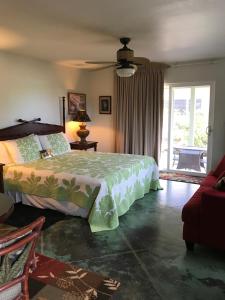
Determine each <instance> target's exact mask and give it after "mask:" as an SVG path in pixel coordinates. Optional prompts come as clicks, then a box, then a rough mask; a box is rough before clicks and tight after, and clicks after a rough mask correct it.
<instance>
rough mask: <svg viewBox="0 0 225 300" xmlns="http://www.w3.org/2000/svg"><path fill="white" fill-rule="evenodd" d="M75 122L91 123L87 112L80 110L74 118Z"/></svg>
mask: <svg viewBox="0 0 225 300" xmlns="http://www.w3.org/2000/svg"><path fill="white" fill-rule="evenodd" d="M73 121H75V122H91V119H90V118H89V116H88V114H87V112H86V110H79V111H78V112H77V114H76V115H75V117H74V118H73Z"/></svg>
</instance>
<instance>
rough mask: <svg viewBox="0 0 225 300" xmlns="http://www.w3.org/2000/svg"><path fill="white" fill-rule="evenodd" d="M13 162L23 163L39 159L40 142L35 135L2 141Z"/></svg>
mask: <svg viewBox="0 0 225 300" xmlns="http://www.w3.org/2000/svg"><path fill="white" fill-rule="evenodd" d="M3 143H4V145H5V147H6V148H7V150H8V153H9V155H10V157H11V159H12V161H13V162H14V163H24V162H29V161H33V160H37V159H40V150H42V148H41V144H40V141H39V139H38V136H37V135H34V134H31V135H28V136H26V137H23V138H20V139H16V140H8V141H4V142H3Z"/></svg>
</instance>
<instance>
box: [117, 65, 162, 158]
mask: <svg viewBox="0 0 225 300" xmlns="http://www.w3.org/2000/svg"><path fill="white" fill-rule="evenodd" d="M140 61H141V62H143V60H140ZM166 67H167V65H165V64H161V63H150V62H149V61H148V60H145V61H144V65H143V66H142V67H139V68H138V70H137V72H136V74H135V75H134V76H132V77H129V78H121V77H118V76H116V79H115V92H116V152H119V153H130V154H144V155H150V156H153V157H154V158H155V160H156V161H157V162H158V160H159V155H160V148H161V140H162V121H163V89H164V71H165V68H166Z"/></svg>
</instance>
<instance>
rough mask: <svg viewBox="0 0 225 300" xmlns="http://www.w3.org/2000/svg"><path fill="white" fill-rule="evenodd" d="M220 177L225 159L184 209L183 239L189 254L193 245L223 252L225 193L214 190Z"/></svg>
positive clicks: (224, 248) (224, 242)
mask: <svg viewBox="0 0 225 300" xmlns="http://www.w3.org/2000/svg"><path fill="white" fill-rule="evenodd" d="M222 176H225V156H224V157H223V158H222V159H221V161H220V162H219V164H218V165H217V167H216V169H215V170H214V171H211V172H210V173H209V174H208V175H207V176H206V178H205V179H204V180H203V181H202V183H201V185H200V187H199V189H198V190H197V191H196V192H195V194H194V195H193V196H192V197H191V199H190V200H189V201H188V202H187V203H186V204H185V206H184V207H183V211H182V220H183V222H184V225H183V239H184V240H185V242H186V247H187V249H188V250H193V247H194V244H195V243H197V244H204V245H208V246H211V247H215V248H218V249H222V250H225V234H224V230H225V192H224V191H218V190H216V189H215V188H214V185H215V184H216V182H217V181H218V179H219V178H221V177H222Z"/></svg>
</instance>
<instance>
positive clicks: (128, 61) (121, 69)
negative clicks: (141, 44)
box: [86, 37, 141, 77]
mask: <svg viewBox="0 0 225 300" xmlns="http://www.w3.org/2000/svg"><path fill="white" fill-rule="evenodd" d="M120 42H121V44H122V45H123V48H121V49H119V50H118V51H117V62H113V61H102V62H100V61H87V62H86V63H87V64H101V65H103V64H107V65H108V66H106V67H102V68H99V69H97V70H103V69H107V68H111V67H116V73H117V75H118V76H119V77H130V76H132V75H134V73H135V72H136V71H137V66H138V65H141V64H140V63H138V62H136V61H135V57H134V50H132V49H129V48H128V47H127V45H128V44H129V42H130V38H128V37H123V38H120Z"/></svg>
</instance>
